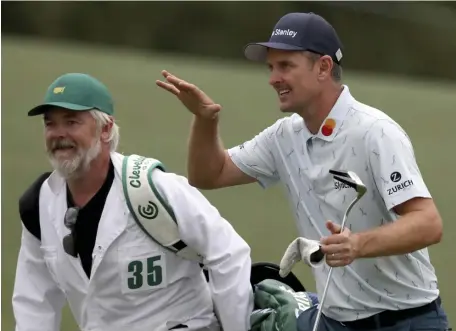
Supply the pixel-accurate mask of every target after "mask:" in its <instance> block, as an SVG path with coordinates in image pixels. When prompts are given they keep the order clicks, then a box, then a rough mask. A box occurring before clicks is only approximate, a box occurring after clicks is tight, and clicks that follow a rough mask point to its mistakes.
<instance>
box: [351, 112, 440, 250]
mask: <svg viewBox="0 0 456 331" xmlns="http://www.w3.org/2000/svg"><path fill="white" fill-rule="evenodd" d="M367 144H368V145H367V153H369V159H370V167H371V170H372V174H373V176H374V180H375V183H376V185H377V188H378V191H379V193H380V195H381V196H382V198H383V201H384V202H385V206H386V208H387V209H388V210H389V212H390V213H391V215H392V219H393V222H391V223H388V224H386V225H384V226H381V227H379V228H376V229H372V230H370V231H366V232H361V233H357V234H354V235H353V236H354V238H355V242H356V247H358V249H357V250H358V252H357V255H358V256H359V257H377V256H388V255H401V254H407V253H411V252H414V251H416V250H420V249H422V248H425V247H428V246H430V245H433V244H436V243H438V242H439V241H440V240H441V238H442V220H441V218H440V215H439V212H438V210H437V207H436V206H435V203H434V201H433V200H432V197H431V195H430V193H429V191H428V189H427V187H426V185H425V183H424V180H423V178H422V176H421V174H420V171H419V168H418V165H417V162H416V159H415V155H414V151H413V147H412V144H411V141H410V139H409V137H408V136H407V135H406V133H405V132H404V131H403V130H402V129H401V128H400V127H399V126H398V125H396V124H394V123H392V122H389V121H379V122H377V124H376V125H375V126H374V127H373V128H372V129H371V131H370V133H369V138H368V140H367Z"/></svg>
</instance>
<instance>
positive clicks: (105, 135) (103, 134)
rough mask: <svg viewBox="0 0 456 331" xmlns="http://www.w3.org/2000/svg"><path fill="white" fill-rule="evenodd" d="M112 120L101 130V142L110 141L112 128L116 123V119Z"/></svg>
mask: <svg viewBox="0 0 456 331" xmlns="http://www.w3.org/2000/svg"><path fill="white" fill-rule="evenodd" d="M110 119H111V120H110V121H109V122H108V123H106V125H104V126H103V127H102V128H101V140H102V141H106V140H108V138H109V135H110V133H111V130H112V126H113V123H114V119H113V118H112V117H110Z"/></svg>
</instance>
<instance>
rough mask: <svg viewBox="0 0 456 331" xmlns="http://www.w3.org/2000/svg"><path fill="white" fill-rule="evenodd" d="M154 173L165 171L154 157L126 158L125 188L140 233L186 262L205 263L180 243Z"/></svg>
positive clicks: (200, 257) (123, 181) (172, 218)
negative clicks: (142, 232) (143, 233)
mask: <svg viewBox="0 0 456 331" xmlns="http://www.w3.org/2000/svg"><path fill="white" fill-rule="evenodd" d="M154 171H166V169H165V167H164V166H163V164H162V163H161V162H160V161H158V160H156V159H153V158H145V157H143V156H140V155H136V154H133V155H129V156H125V157H124V160H123V163H122V186H123V191H124V195H125V200H126V202H127V206H128V209H129V210H130V213H131V214H132V216H133V218H134V220H135V221H136V223H137V224H138V226H139V227H140V228H141V230H143V231H144V232H145V233H146V234H147V235H148V236H149V237H150V238H151V239H152V240H154V241H155V242H156V243H158V244H159V245H161V246H162V247H164V248H165V249H167V250H169V251H172V252H173V253H175V254H177V255H178V256H180V257H182V258H184V259H187V260H192V261H197V262H199V263H202V261H203V258H202V256H200V255H199V254H197V252H195V251H194V250H192V249H191V248H190V247H188V246H187V245H186V244H185V243H184V242H183V241H182V240H181V238H180V236H179V231H178V223H177V221H176V218H175V216H174V212H173V210H172V208H171V206H169V205H168V203H167V202H166V201H165V200H164V199H163V197H162V196H161V195H160V193H159V192H158V190H157V188H156V187H155V185H154V182H153V179H152V174H153V172H154Z"/></svg>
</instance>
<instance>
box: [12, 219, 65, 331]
mask: <svg viewBox="0 0 456 331" xmlns="http://www.w3.org/2000/svg"><path fill="white" fill-rule="evenodd" d="M12 304H13V312H14V317H15V320H16V328H15V330H16V331H35V330H36V331H41V330H49V331H58V330H60V323H61V313H62V309H63V306H64V304H65V296H64V294H63V292H62V291H61V290H60V289H59V288H58V286H57V284H56V283H55V282H54V281H53V279H52V277H51V275H50V273H49V270H48V269H47V266H46V263H45V261H44V258H43V253H42V251H41V248H40V241H39V240H38V239H37V238H35V237H34V236H33V235H32V234H31V233H30V232H29V231H28V230H27V229H26V228H25V227H24V226H23V227H22V238H21V247H20V250H19V256H18V262H17V267H16V278H15V283H14V289H13V300H12Z"/></svg>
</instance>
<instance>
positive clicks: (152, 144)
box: [1, 2, 456, 331]
mask: <svg viewBox="0 0 456 331" xmlns="http://www.w3.org/2000/svg"><path fill="white" fill-rule="evenodd" d="M260 8H261V11H262V14H261V15H259V10H260ZM288 11H314V12H316V13H319V14H321V15H323V16H325V17H326V18H327V19H328V20H329V21H330V22H331V23H333V25H334V26H335V28H336V29H337V31H338V33H339V35H340V37H341V39H342V41H343V43H344V45H345V47H346V50H345V57H346V62H345V65H344V81H345V83H346V84H347V85H348V86H349V87H350V89H351V92H352V94H353V95H354V96H355V97H356V98H358V99H359V100H361V101H362V102H365V103H367V104H370V105H372V106H375V107H378V108H380V109H382V110H383V111H385V112H386V113H388V114H389V115H391V116H392V117H393V118H395V119H396V120H397V121H398V122H399V123H400V124H401V125H402V126H403V127H404V128H405V129H406V130H407V132H408V133H409V135H410V136H411V138H412V141H413V144H414V147H415V152H416V157H417V159H418V163H419V165H420V167H421V171H422V174H423V176H424V177H425V180H426V183H427V184H428V186H429V189H430V190H431V193H432V194H433V196H434V198H435V200H436V203H437V205H438V207H439V209H440V211H441V214H442V216H443V219H444V227H445V230H444V239H443V242H442V243H440V244H439V245H437V246H434V247H431V249H430V252H431V257H432V261H433V263H434V265H435V267H436V269H437V274H438V277H439V279H440V289H441V291H442V297H443V300H444V304H445V307H446V310H447V312H448V314H449V316H450V319H451V320H454V319H456V302H454V301H453V300H452V299H453V298H456V288H455V287H454V286H453V284H452V278H453V277H454V276H453V272H455V271H456V267H455V266H453V260H452V254H453V252H454V251H455V249H454V240H455V239H456V235H455V233H456V225H455V223H454V222H453V221H452V217H455V212H454V211H453V210H452V208H451V203H453V201H454V186H455V185H454V184H455V183H456V181H455V180H454V177H453V176H454V175H453V174H452V173H451V170H453V169H455V168H456V156H455V148H454V138H451V137H452V133H451V132H452V131H453V130H454V128H453V127H454V123H455V122H456V115H455V108H456V83H455V81H454V80H455V79H456V66H455V64H454V59H455V58H456V6H455V3H450V2H448V3H429V2H428V3H426V2H424V3H413V2H411V3H398V4H396V3H387V2H384V3H383V2H376V3H370V4H368V3H367V2H366V3H362V2H359V3H355V2H353V3H351V2H316V3H312V2H300V3H297V2H267V3H266V2H265V3H260V2H246V3H240V2H193V3H182V2H166V3H165V2H132V3H127V2H84V3H83V2H80V3H79V2H67V3H65V2H37V3H33V2H6V3H5V2H2V104H1V110H2V124H1V128H2V193H3V194H2V215H1V216H2V220H3V222H2V271H3V272H2V329H3V330H13V329H14V318H13V316H12V310H11V294H12V287H13V280H14V275H15V264H16V257H17V252H18V248H19V243H20V219H19V217H18V213H17V209H18V207H17V201H18V197H19V196H20V194H21V193H22V192H23V191H24V190H25V189H26V188H27V186H28V185H29V184H30V183H31V182H32V181H33V180H34V179H35V178H36V177H37V176H38V175H39V174H40V173H42V172H43V171H46V170H48V169H49V165H48V163H47V160H46V157H45V155H44V141H43V138H42V132H43V131H42V124H41V121H40V120H39V119H38V118H27V116H26V112H27V110H28V109H29V108H31V107H32V106H34V105H35V104H37V103H39V102H40V100H41V99H42V97H43V95H44V92H45V90H46V88H47V86H48V85H49V84H50V83H51V82H52V81H53V80H54V79H55V78H56V77H57V76H59V75H61V74H62V73H65V72H86V73H89V74H92V75H94V76H96V77H98V78H99V79H100V80H102V81H103V82H104V83H105V84H106V85H107V86H108V87H109V88H110V89H111V91H112V93H113V95H114V97H115V102H116V112H117V113H116V119H117V121H118V123H119V125H120V128H121V143H120V147H119V151H120V152H122V153H138V154H144V155H149V156H153V157H155V158H158V159H161V160H163V161H164V163H165V164H166V165H167V166H168V168H169V170H171V171H174V172H176V173H179V174H183V175H185V174H186V173H185V161H186V156H187V149H186V143H187V135H188V131H189V125H190V120H191V116H190V114H189V113H188V112H187V111H186V110H185V109H184V108H183V107H182V106H181V105H180V104H179V103H178V101H176V100H175V99H174V98H173V97H172V96H171V95H169V94H168V93H165V92H164V91H162V90H160V89H159V88H158V87H156V86H155V80H156V79H160V78H161V76H160V71H161V70H162V69H167V70H169V71H171V72H173V73H175V74H177V75H179V76H181V77H182V78H184V79H187V80H190V81H191V82H193V83H195V84H197V85H199V86H200V87H201V88H202V89H204V90H205V91H206V92H207V93H208V94H209V95H210V96H212V97H213V99H214V100H215V101H216V102H218V103H221V104H222V105H223V113H222V121H221V134H222V138H223V140H224V143H225V145H226V147H230V146H233V145H235V144H238V143H240V142H242V141H244V140H246V139H250V138H251V137H252V136H253V135H254V134H256V133H258V132H259V131H261V130H262V129H263V128H265V127H266V126H268V125H270V124H272V123H273V122H274V121H275V120H276V119H277V118H279V117H280V116H281V115H282V114H280V113H279V112H278V109H277V100H276V95H275V93H274V92H273V91H272V89H271V88H270V87H269V86H268V84H267V79H268V72H267V69H266V68H263V67H262V66H258V65H255V64H252V63H250V62H247V61H245V60H244V59H243V57H242V47H243V46H244V44H245V43H247V42H249V41H254V40H263V39H265V38H268V37H269V35H270V31H271V30H272V27H273V25H274V24H275V22H276V20H277V19H278V18H279V17H280V16H281V15H282V14H284V13H286V12H288ZM452 151H453V152H452ZM203 193H204V194H205V195H206V196H207V197H208V198H209V199H210V201H211V202H212V203H213V204H214V205H215V206H217V207H218V208H219V209H220V211H221V213H222V214H223V215H224V216H225V217H226V218H227V219H228V220H229V221H230V222H231V223H232V224H233V225H234V226H235V228H236V229H237V231H238V232H239V233H240V234H241V235H242V236H243V237H244V238H245V240H246V241H247V242H248V243H249V244H250V245H251V247H252V251H253V259H254V260H255V261H260V260H263V261H264V260H267V261H273V262H278V261H279V260H280V257H281V255H282V253H283V252H284V250H285V248H286V247H287V245H288V243H289V242H290V241H291V240H293V239H294V237H295V236H296V231H295V226H294V221H293V217H292V214H291V212H290V210H289V206H288V203H287V201H286V200H285V199H284V195H283V192H282V188H281V187H280V186H277V187H274V188H272V189H270V190H266V191H263V190H261V189H260V187H259V186H255V185H250V186H244V187H237V188H229V189H222V190H217V191H203ZM273 236H275V239H273ZM296 273H297V274H298V276H299V277H300V278H301V279H302V280H303V282H304V283H305V285H306V286H307V287H308V288H309V289H311V290H313V289H314V283H313V280H312V278H311V275H310V272H309V271H308V270H307V269H306V267H304V266H302V265H300V266H298V267H297V268H296ZM62 330H70V331H72V330H77V328H76V326H75V324H74V322H73V318H72V317H71V314H70V313H69V311H68V310H67V309H66V310H65V314H64V319H63V327H62Z"/></svg>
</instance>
